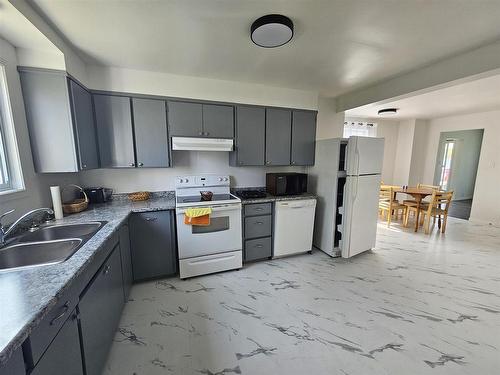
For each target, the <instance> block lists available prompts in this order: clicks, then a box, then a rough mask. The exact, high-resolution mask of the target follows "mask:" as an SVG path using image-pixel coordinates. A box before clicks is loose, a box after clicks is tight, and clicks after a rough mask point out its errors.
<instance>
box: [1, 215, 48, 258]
mask: <svg viewBox="0 0 500 375" xmlns="http://www.w3.org/2000/svg"><path fill="white" fill-rule="evenodd" d="M14 211H15V210H10V211H7V212H5V213H3V214H1V215H0V248H1V247H2V246H4V245H5V240H6V238H7V236H9V234H10V233H12V232H13V231H14V229H16V228H17V227H18V226H19V224H20V223H22V222H24V221H25V220H26V219H27V218H29V217H30V216H33V215H34V214H37V213H39V212H46V213H47V214H49V215H53V214H54V211H53V210H52V209H50V208H36V209H34V210H31V211H28V212H26V213H25V214H24V215H23V216H21V217H20V218H19V219H17V220H16V221H14V222H13V223H12V224H11V225H10V226H9V228H8V229H7V228H5V227H4V226H3V225H2V219H3V218H4V217H5V216H7V215H10V214H11V213H13V212H14Z"/></svg>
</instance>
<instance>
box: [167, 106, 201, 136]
mask: <svg viewBox="0 0 500 375" xmlns="http://www.w3.org/2000/svg"><path fill="white" fill-rule="evenodd" d="M167 105H168V129H169V134H170V136H171V137H200V136H202V135H203V134H202V133H203V129H202V128H203V126H202V122H203V109H202V108H203V107H202V105H201V104H199V103H188V102H168V103H167Z"/></svg>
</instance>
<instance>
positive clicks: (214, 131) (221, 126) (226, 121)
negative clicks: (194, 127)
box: [203, 104, 234, 138]
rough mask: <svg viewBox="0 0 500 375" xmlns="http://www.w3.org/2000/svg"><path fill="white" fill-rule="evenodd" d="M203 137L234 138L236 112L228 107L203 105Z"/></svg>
mask: <svg viewBox="0 0 500 375" xmlns="http://www.w3.org/2000/svg"><path fill="white" fill-rule="evenodd" d="M203 136H205V137H210V138H233V137H234V110H233V107H231V106H228V105H214V104H203Z"/></svg>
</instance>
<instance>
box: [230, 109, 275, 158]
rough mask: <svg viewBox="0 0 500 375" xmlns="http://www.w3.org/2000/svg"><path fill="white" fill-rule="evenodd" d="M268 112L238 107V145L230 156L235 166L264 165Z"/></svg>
mask: <svg viewBox="0 0 500 375" xmlns="http://www.w3.org/2000/svg"><path fill="white" fill-rule="evenodd" d="M265 139H266V110H265V108H263V107H247V106H237V107H236V141H235V143H236V145H235V151H234V152H232V153H231V154H230V159H229V162H230V164H231V165H233V166H247V165H264V156H265Z"/></svg>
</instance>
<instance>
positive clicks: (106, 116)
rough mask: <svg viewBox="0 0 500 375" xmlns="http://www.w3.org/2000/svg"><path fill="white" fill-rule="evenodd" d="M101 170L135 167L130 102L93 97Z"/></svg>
mask: <svg viewBox="0 0 500 375" xmlns="http://www.w3.org/2000/svg"><path fill="white" fill-rule="evenodd" d="M93 100H94V110H95V119H96V126H97V136H98V140H99V154H100V158H101V167H102V168H127V167H128V168H129V167H135V157H134V139H133V132H132V113H131V106H130V98H128V97H125V96H114V95H103V94H93Z"/></svg>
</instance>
